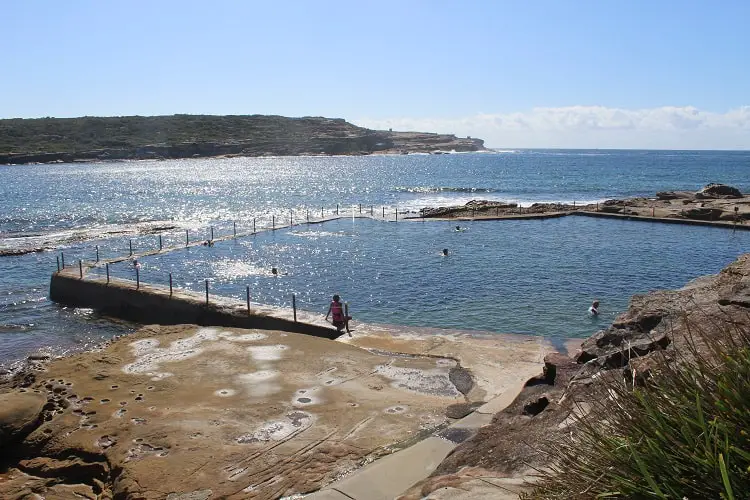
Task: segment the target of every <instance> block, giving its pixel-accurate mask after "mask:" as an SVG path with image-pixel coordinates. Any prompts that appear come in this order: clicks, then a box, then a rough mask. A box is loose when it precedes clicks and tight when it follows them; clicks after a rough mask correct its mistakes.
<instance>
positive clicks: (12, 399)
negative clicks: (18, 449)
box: [0, 392, 47, 446]
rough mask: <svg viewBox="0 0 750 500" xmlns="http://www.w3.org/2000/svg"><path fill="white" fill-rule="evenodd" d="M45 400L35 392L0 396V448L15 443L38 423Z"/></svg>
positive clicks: (11, 393)
mask: <svg viewBox="0 0 750 500" xmlns="http://www.w3.org/2000/svg"><path fill="white" fill-rule="evenodd" d="M46 403H47V399H46V398H45V397H44V396H42V395H41V394H38V393H36V392H10V393H5V394H0V446H5V445H6V444H8V443H10V442H13V441H16V440H18V439H20V438H22V437H23V435H24V434H26V433H28V432H29V431H31V430H32V429H33V428H34V427H35V426H36V425H37V423H38V422H39V417H40V415H41V413H42V409H43V407H44V405H45V404H46Z"/></svg>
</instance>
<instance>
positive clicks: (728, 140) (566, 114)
mask: <svg viewBox="0 0 750 500" xmlns="http://www.w3.org/2000/svg"><path fill="white" fill-rule="evenodd" d="M354 123H356V124H357V125H360V126H363V127H368V128H373V129H381V130H382V129H385V130H387V129H389V128H392V129H393V130H403V131H407V130H411V131H423V132H439V133H449V134H456V135H458V136H467V135H469V136H471V137H478V138H480V139H484V141H485V145H486V146H488V147H511V148H512V147H516V148H643V149H750V106H742V107H739V108H736V109H732V110H729V111H728V112H726V113H715V112H711V111H701V110H699V109H697V108H695V107H692V106H685V107H675V106H663V107H659V108H649V109H621V108H607V107H604V106H567V107H560V108H534V109H532V110H530V111H526V112H519V113H507V114H477V115H474V116H467V117H461V118H390V119H367V118H363V119H360V120H354Z"/></svg>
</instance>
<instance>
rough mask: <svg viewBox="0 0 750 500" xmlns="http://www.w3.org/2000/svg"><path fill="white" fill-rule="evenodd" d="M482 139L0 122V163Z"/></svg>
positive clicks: (264, 119) (399, 146) (287, 123)
mask: <svg viewBox="0 0 750 500" xmlns="http://www.w3.org/2000/svg"><path fill="white" fill-rule="evenodd" d="M482 149H484V142H483V141H482V140H480V139H468V138H467V139H459V138H457V137H456V136H454V135H445V134H428V133H415V132H390V131H376V130H370V129H366V128H362V127H357V126H355V125H352V124H351V123H348V122H346V121H344V120H342V119H330V118H321V117H304V118H286V117H281V116H261V115H254V116H192V115H174V116H155V117H138V116H135V117H112V118H95V117H84V118H66V119H56V118H45V119H38V120H20V119H14V120H0V164H24V163H52V162H72V161H98V160H126V159H127V160H139V159H167V158H191V157H211V156H222V155H236V156H296V155H315V154H323V155H360V154H370V153H377V152H388V153H415V152H434V151H435V150H441V151H451V150H455V151H478V150H482Z"/></svg>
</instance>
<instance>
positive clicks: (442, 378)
mask: <svg viewBox="0 0 750 500" xmlns="http://www.w3.org/2000/svg"><path fill="white" fill-rule="evenodd" d="M355 335H356V336H355V337H351V338H349V337H345V339H344V340H343V341H331V340H327V339H321V338H316V337H312V336H307V335H301V334H294V333H285V332H280V331H270V330H249V329H236V328H218V327H199V326H195V325H177V326H148V327H144V328H143V329H141V330H140V331H138V332H137V333H135V334H133V335H129V336H125V337H122V338H119V339H116V340H113V341H112V342H111V343H109V344H108V345H105V346H103V347H102V348H101V349H98V350H95V351H91V352H86V353H81V354H77V355H73V356H70V357H66V358H61V359H56V360H52V361H49V362H48V363H36V364H37V368H36V369H35V370H34V371H33V375H34V376H33V377H26V378H25V379H24V380H25V381H24V382H23V383H19V384H17V386H16V387H15V388H13V389H12V390H11V391H9V392H7V394H11V395H23V394H28V395H34V396H33V397H31V398H29V399H30V400H31V402H32V403H34V401H36V400H38V399H39V398H40V397H41V398H42V402H44V405H43V407H42V409H41V413H40V414H39V415H38V420H39V422H40V423H39V422H38V423H37V424H36V427H32V429H33V430H31V431H30V433H28V432H29V430H28V427H27V426H26V427H25V428H26V431H25V433H21V434H18V435H16V436H15V438H16V439H14V440H13V443H12V445H8V446H6V447H5V450H4V452H7V453H4V456H5V465H6V469H5V472H2V473H0V497H2V498H12V499H27V498H28V499H31V498H48V499H52V498H97V499H99V498H144V499H157V498H158V499H162V498H169V499H172V500H175V499H188V498H190V499H197V498H202V499H209V498H269V499H270V498H279V497H282V496H289V495H295V494H304V493H309V492H313V491H316V490H319V489H321V488H322V487H324V486H325V485H327V484H329V483H331V482H334V481H336V480H338V479H341V478H344V477H346V476H348V475H350V474H351V473H352V472H353V471H356V470H357V469H359V468H361V467H363V466H364V465H366V464H368V463H370V462H373V461H375V460H376V459H378V458H380V457H382V456H385V455H389V454H391V453H393V452H394V451H396V450H399V449H403V448H408V447H409V446H410V445H412V444H414V443H417V442H420V441H423V440H425V438H428V440H430V439H432V440H441V439H442V440H446V439H448V438H450V435H446V436H447V437H446V436H443V437H440V432H441V431H443V430H445V429H446V428H447V426H448V425H449V424H450V423H451V422H455V421H456V420H455V419H451V418H449V417H448V416H447V413H449V412H448V408H449V407H454V411H453V413H452V414H454V416H455V413H456V412H455V406H456V405H459V406H461V405H463V406H465V408H464V411H463V412H461V411H460V412H458V414H463V413H470V412H471V411H472V410H473V409H474V408H476V407H477V406H479V405H481V404H482V403H483V402H484V401H488V400H490V399H492V398H494V397H496V396H497V395H499V394H502V393H503V392H507V391H512V390H513V389H517V386H518V383H519V382H521V381H523V380H525V379H527V378H528V377H530V376H532V375H533V374H535V373H537V372H538V371H539V370H540V367H541V360H542V358H543V357H544V355H545V353H547V352H549V351H550V350H552V349H551V347H550V346H548V345H547V344H546V343H544V342H543V341H541V340H540V339H537V338H527V337H521V336H514V335H509V336H492V337H488V338H483V337H481V336H479V337H470V336H468V335H461V334H451V333H450V332H446V331H442V333H441V332H440V331H429V332H425V331H421V332H420V331H417V329H414V330H403V331H397V329H392V328H389V327H379V326H372V325H367V326H362V327H360V328H358V330H357V331H356V332H355ZM21 386H23V387H21ZM14 397H15V396H14ZM45 401H46V402H45ZM26 406H27V407H33V406H34V404H31V405H26ZM37 411H38V408H37ZM26 413H28V412H26ZM488 417H489V415H488ZM29 420H31V421H33V420H34V417H33V415H32V416H29V415H26V414H24V422H27V421H29ZM470 435H471V433H468V432H467V433H466V436H465V437H469V436H470ZM430 436H435V437H430ZM448 441H450V439H448ZM450 446H451V447H453V446H455V443H452V444H451V445H450ZM430 470H431V469H430ZM430 470H427V471H425V472H424V473H423V475H422V477H424V476H425V475H427V474H428V473H429V472H430ZM418 479H421V477H418V478H417V479H416V480H418ZM407 486H408V485H407Z"/></svg>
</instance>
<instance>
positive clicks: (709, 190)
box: [695, 183, 742, 198]
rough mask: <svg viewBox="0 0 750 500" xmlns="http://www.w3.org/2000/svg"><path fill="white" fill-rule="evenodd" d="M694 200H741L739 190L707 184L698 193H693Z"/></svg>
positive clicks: (724, 185) (723, 185) (722, 185)
mask: <svg viewBox="0 0 750 500" xmlns="http://www.w3.org/2000/svg"><path fill="white" fill-rule="evenodd" d="M695 197H696V198H742V193H741V192H740V190H739V189H737V188H736V187H732V186H727V185H726V184H716V183H711V184H707V185H706V186H704V187H703V189H701V190H700V191H698V192H697V193H695Z"/></svg>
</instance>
